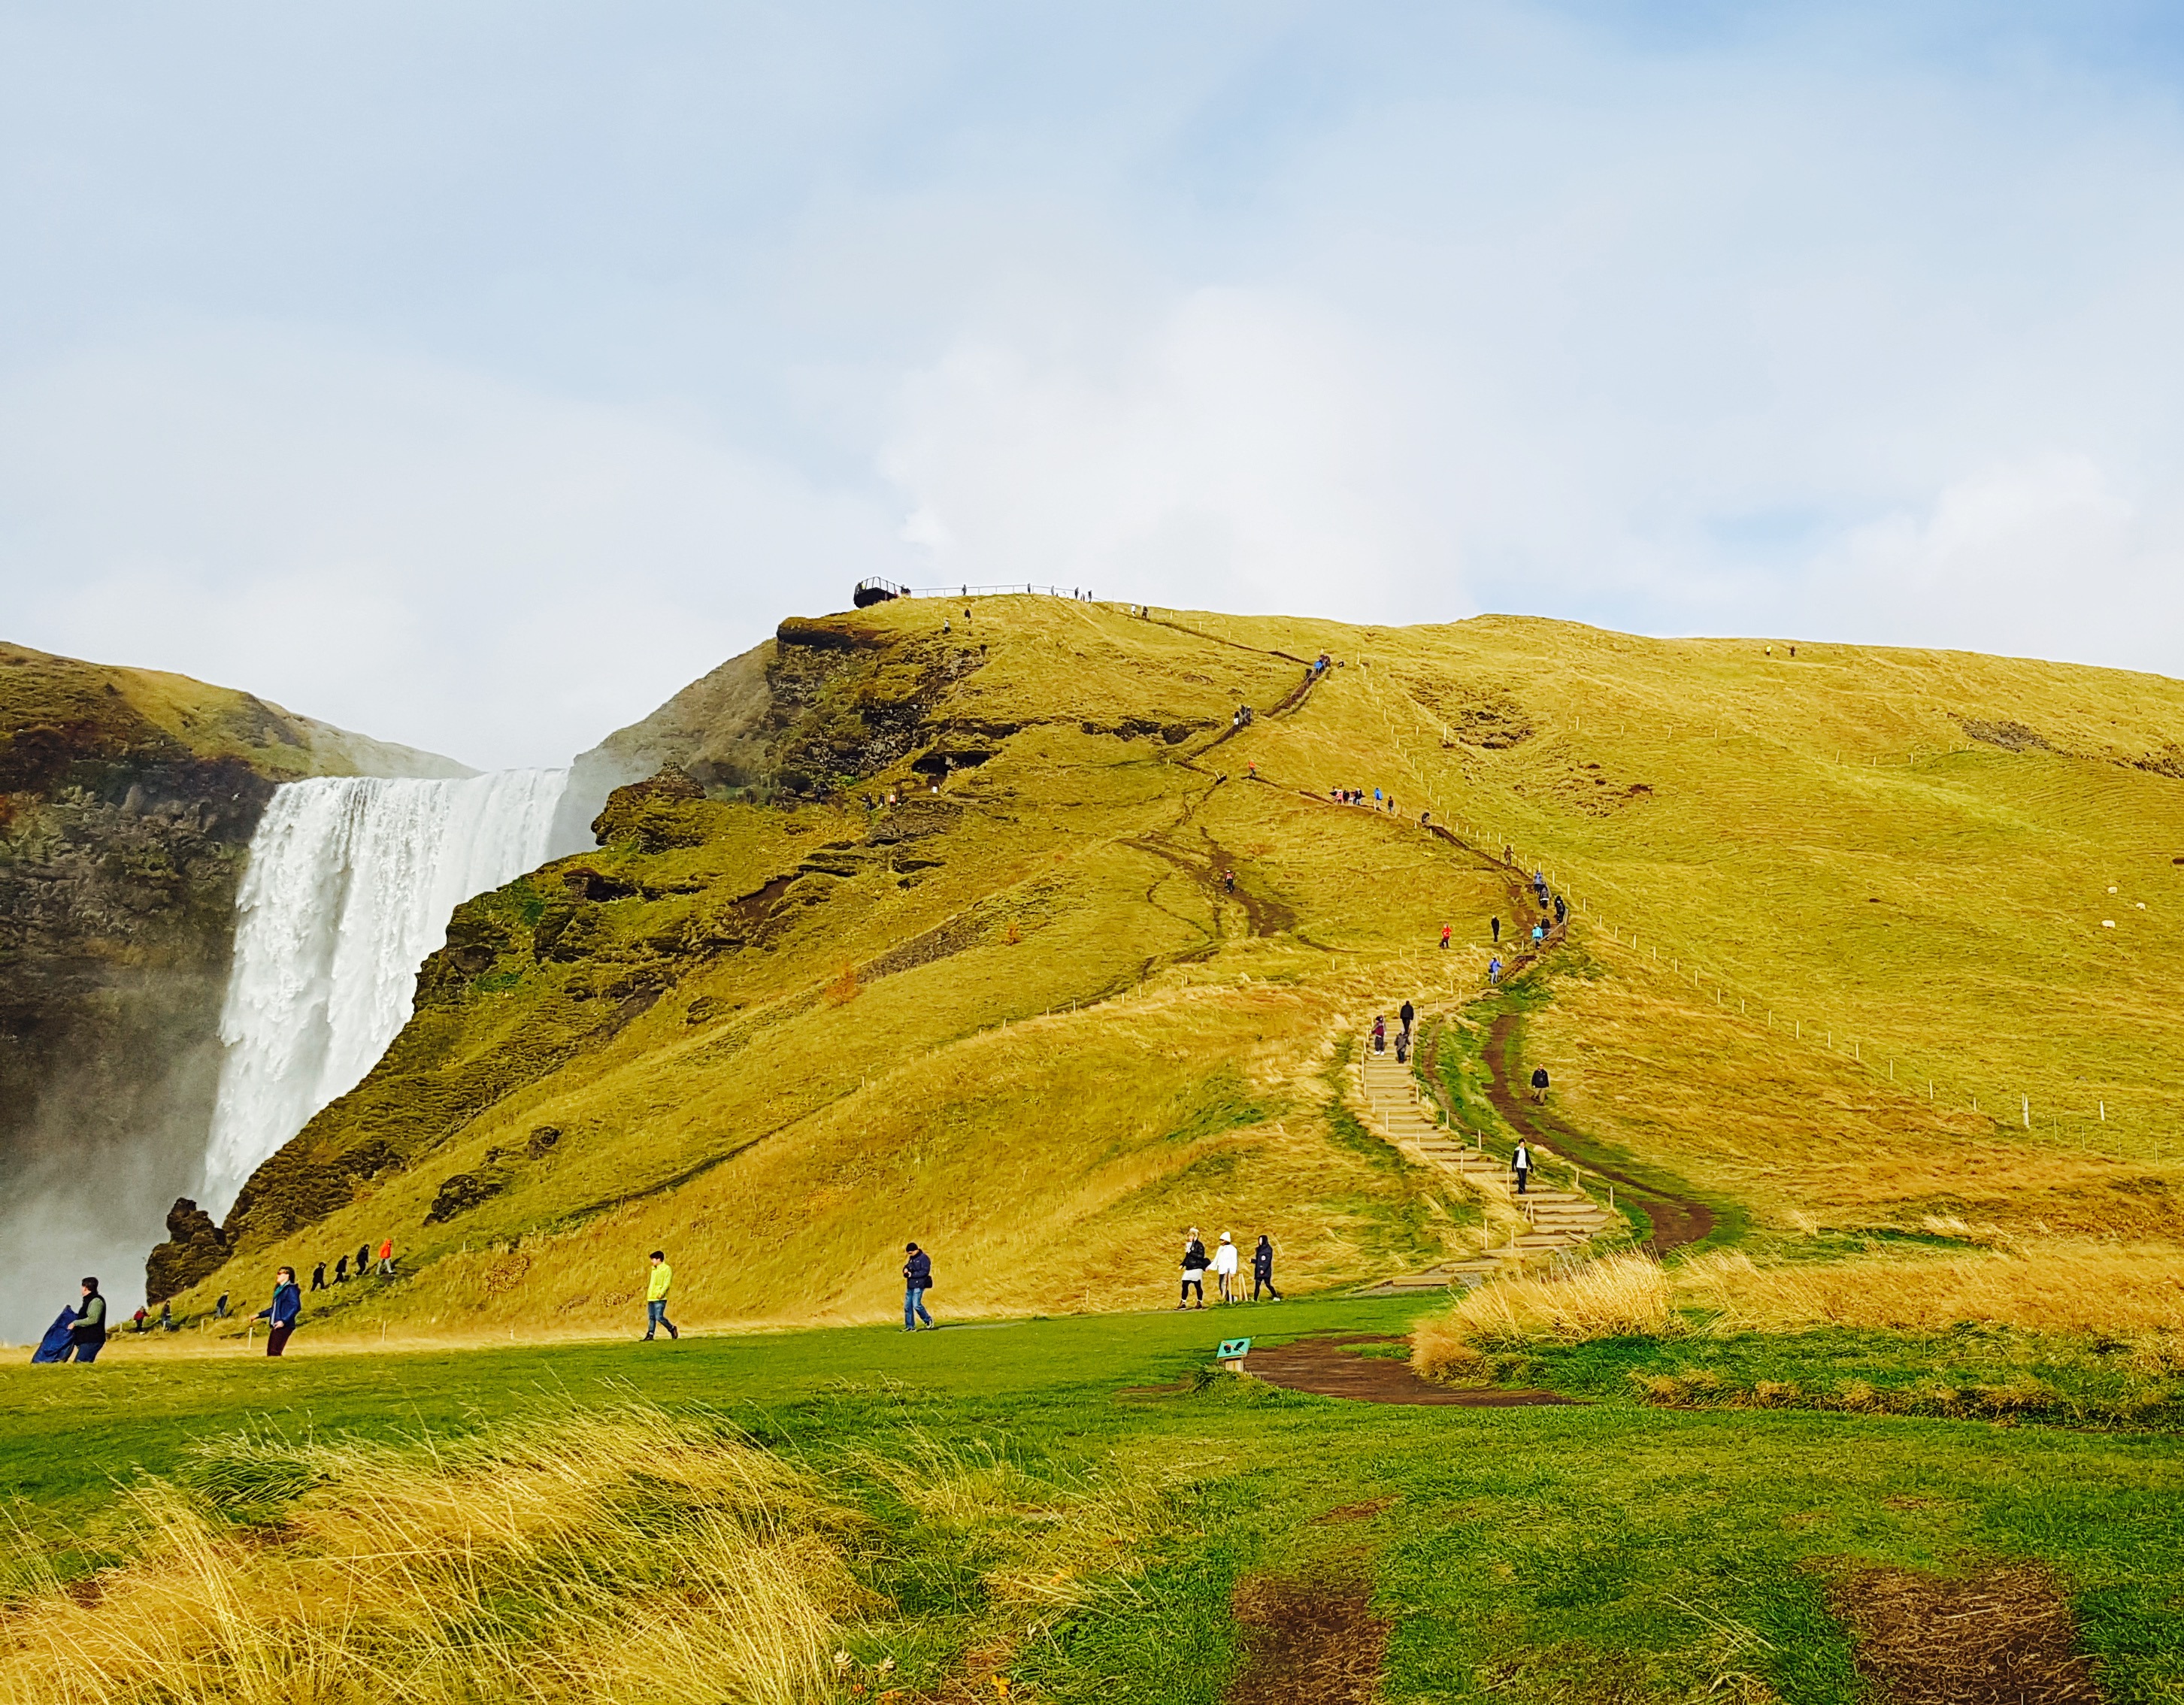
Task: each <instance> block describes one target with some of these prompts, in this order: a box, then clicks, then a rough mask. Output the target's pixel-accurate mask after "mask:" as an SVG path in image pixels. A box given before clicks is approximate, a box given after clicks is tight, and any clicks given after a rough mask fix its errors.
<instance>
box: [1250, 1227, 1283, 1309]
mask: <svg viewBox="0 0 2184 1705" xmlns="http://www.w3.org/2000/svg"><path fill="white" fill-rule="evenodd" d="M1261 1290H1264V1291H1265V1292H1266V1293H1267V1295H1269V1296H1271V1297H1273V1299H1274V1301H1277V1302H1279V1301H1281V1300H1282V1294H1281V1292H1280V1291H1279V1290H1275V1289H1274V1245H1273V1242H1272V1241H1271V1240H1269V1239H1268V1236H1267V1234H1266V1233H1264V1232H1263V1231H1262V1232H1261V1233H1260V1234H1259V1246H1258V1247H1257V1248H1256V1249H1255V1250H1253V1251H1251V1301H1254V1302H1256V1301H1258V1300H1259V1292H1260V1291H1261Z"/></svg>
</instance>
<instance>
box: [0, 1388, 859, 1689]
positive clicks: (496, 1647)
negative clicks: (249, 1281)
mask: <svg viewBox="0 0 2184 1705" xmlns="http://www.w3.org/2000/svg"><path fill="white" fill-rule="evenodd" d="M185 1478H186V1479H187V1481H188V1482H189V1483H190V1484H189V1485H188V1487H187V1489H186V1487H185V1486H181V1485H173V1484H169V1483H164V1482H153V1483H148V1484H147V1485H144V1486H142V1488H140V1489H138V1490H136V1492H135V1493H134V1494H133V1495H132V1496H133V1502H134V1505H135V1510H136V1518H137V1521H138V1524H139V1529H140V1533H139V1540H140V1546H141V1550H140V1553H139V1555H138V1556H137V1557H136V1560H134V1561H132V1562H131V1563H128V1564H126V1565H125V1566H123V1567H120V1568H114V1569H111V1570H109V1571H107V1572H106V1573H104V1574H100V1575H98V1576H97V1577H94V1578H93V1579H92V1581H90V1582H89V1583H87V1584H81V1583H80V1584H78V1585H75V1586H73V1587H71V1588H70V1590H68V1591H62V1590H60V1589H59V1588H58V1586H54V1585H48V1586H47V1588H46V1589H45V1590H44V1591H39V1592H36V1593H34V1594H33V1595H32V1596H30V1597H29V1598H28V1599H27V1601H25V1602H19V1603H18V1604H17V1605H16V1606H15V1607H14V1608H12V1609H10V1610H9V1611H8V1613H6V1614H5V1615H4V1617H0V1700H4V1701H7V1702H8V1705H122V1702H132V1705H133V1702H137V1701H145V1700H171V1701H175V1702H191V1705H198V1702H203V1705H212V1702H219V1705H351V1702H361V1701H365V1700H383V1699H400V1700H404V1701H419V1702H426V1705H439V1702H447V1705H455V1702H459V1701H460V1702H462V1705H485V1702H493V1701H501V1700H510V1701H513V1700H518V1699H522V1700H568V1701H572V1702H573V1701H578V1700H582V1701H594V1700H596V1701H611V1702H616V1705H655V1702H656V1705H671V1702H685V1701H687V1702H691V1705H696V1702H699V1701H705V1702H712V1701H718V1700H722V1699H733V1700H736V1701H748V1702H750V1705H788V1702H791V1701H794V1700H798V1699H802V1698H806V1697H811V1694H812V1693H813V1692H814V1691H816V1687H817V1685H818V1683H819V1681H820V1679H821V1677H822V1674H824V1671H825V1665H826V1662H827V1653H828V1652H829V1651H830V1650H831V1643H832V1641H833V1637H834V1635H835V1632H836V1630H837V1627H838V1620H839V1619H840V1618H841V1617H842V1616H843V1615H844V1614H845V1613H849V1612H850V1611H852V1610H854V1608H855V1607H856V1605H857V1604H858V1603H859V1602H860V1598H861V1589H859V1588H858V1586H857V1585H855V1581H854V1580H853V1578H852V1575H851V1574H850V1569H849V1568H848V1566H847V1563H846V1562H845V1560H844V1552H843V1550H842V1547H841V1546H840V1545H839V1543H838V1540H839V1537H840V1534H839V1529H840V1528H841V1527H842V1525H843V1523H844V1518H843V1517H842V1516H841V1515H840V1513H838V1512H837V1511H835V1510H834V1509H833V1508H831V1507H829V1506H828V1505H827V1503H826V1502H824V1501H823V1500H822V1497H821V1496H819V1494H818V1492H817V1490H816V1487H815V1486H814V1485H812V1484H811V1482H810V1481H809V1480H808V1479H807V1478H806V1477H805V1476H804V1475H803V1474H800V1473H799V1472H798V1471H795V1470H793V1469H791V1468H788V1467H787V1466H785V1465H784V1464H783V1463H781V1462H780V1461H779V1460H778V1459H777V1458H775V1457H770V1456H768V1455H766V1453H764V1452H762V1451H756V1450H754V1449H752V1448H751V1447H749V1446H747V1445H744V1443H742V1442H741V1441H740V1440H738V1439H737V1438H735V1437H733V1435H729V1434H727V1433H726V1432H723V1431H720V1430H716V1429H712V1428H709V1427H707V1426H705V1425H703V1424H696V1423H692V1422H688V1421H677V1420H673V1419H671V1418H669V1417H667V1416H666V1414H664V1413H663V1412H660V1411H657V1410H655V1409H650V1408H646V1407H626V1408H622V1409H620V1410H615V1411H607V1412H589V1413H586V1412H577V1411H574V1410H572V1411H571V1412H567V1413H565V1414H554V1415H552V1416H543V1417H540V1418H536V1419H534V1420H532V1421H531V1422H529V1423H527V1424H520V1425H511V1426H504V1427H502V1428H499V1429H495V1430H493V1432H492V1433H490V1434H488V1435H484V1436H482V1437H480V1438H477V1439H474V1440H468V1441H465V1442H461V1443H457V1444H454V1445H441V1446H429V1445H428V1446H413V1447H410V1448H408V1449H395V1448H389V1447H386V1446H373V1445H367V1444H359V1443H345V1444H338V1445H316V1444H309V1443H306V1444H303V1445H292V1444H287V1443H282V1442H280V1441H277V1440H265V1439H242V1440H223V1441H217V1442H216V1443H215V1445H214V1446H213V1447H212V1448H211V1449H209V1450H207V1451H201V1452H200V1455H199V1457H198V1462H197V1463H196V1465H195V1469H194V1471H193V1472H192V1474H189V1475H187V1477H185ZM305 1488H308V1490H304V1489H305ZM298 1490H302V1492H303V1496H301V1498H300V1500H298V1502H295V1503H293V1504H292V1505H287V1506H285V1507H281V1508H280V1514H281V1518H282V1519H281V1521H280V1523H279V1524H278V1525H277V1526H272V1527H265V1526H258V1527H250V1526H237V1525H235V1524H232V1523H231V1521H229V1520H227V1519H225V1517H228V1516H233V1515H236V1514H238V1513H242V1514H248V1513H249V1512H250V1510H251V1509H252V1507H253V1506H255V1505H257V1504H259V1502H261V1500H265V1501H267V1503H268V1507H274V1506H279V1505H281V1504H282V1501H283V1500H284V1499H285V1498H286V1497H287V1496H292V1495H293V1494H295V1493H296V1492H297V1491H298Z"/></svg>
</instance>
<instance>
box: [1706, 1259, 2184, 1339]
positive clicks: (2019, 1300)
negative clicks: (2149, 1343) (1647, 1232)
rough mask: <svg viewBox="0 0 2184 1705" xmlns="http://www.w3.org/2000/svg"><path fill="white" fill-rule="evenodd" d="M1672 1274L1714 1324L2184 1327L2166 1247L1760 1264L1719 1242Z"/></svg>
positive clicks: (1773, 1328)
mask: <svg viewBox="0 0 2184 1705" xmlns="http://www.w3.org/2000/svg"><path fill="white" fill-rule="evenodd" d="M1674 1282H1675V1299H1676V1301H1677V1302H1678V1303H1679V1304H1680V1305H1688V1306H1692V1307H1699V1308H1704V1309H1708V1310H1712V1311H1714V1318H1713V1326H1712V1329H1713V1330H1714V1331H1717V1332H1790V1331H1797V1330H1799V1329H1802V1328H1805V1327H1811V1326H1863V1327H1880V1328H1896V1329H1914V1330H1931V1329H1937V1328H1942V1327H1947V1326H1952V1325H1954V1324H1956V1323H1958V1322H1959V1321H1986V1322H1991V1323H1995V1324H1997V1325H2006V1326H2015V1327H2020V1328H2023V1329H2025V1330H2028V1331H2049V1332H2083V1333H2110V1334H2118V1335H2135V1334H2146V1333H2176V1332H2184V1260H2180V1259H2179V1256H2178V1254H2177V1251H2176V1250H2175V1249H2174V1248H2171V1247H2169V1246H2166V1245H2151V1246H2143V1245H2142V1246H2132V1245H2092V1244H2083V1243H2070V1242H2064V1241H2063V1240H2053V1239H2042V1240H2030V1241H2026V1242H2024V1243H2018V1244H2012V1245H2009V1246H2007V1247H2004V1248H2001V1249H1996V1250H1992V1251H1983V1252H1980V1253H1968V1254H1965V1255H1962V1256H1940V1257H1936V1256H1902V1255H1873V1256H1864V1257H1862V1258H1853V1259H1852V1260H1848V1261H1841V1262H1784V1263H1781V1264H1779V1265H1770V1266H1758V1265H1755V1264H1754V1263H1753V1262H1752V1260H1751V1259H1750V1258H1749V1257H1748V1256H1745V1255H1744V1254H1742V1253H1741V1251H1736V1250H1721V1251H1713V1252H1710V1253H1708V1254H1707V1255H1703V1256H1698V1257H1697V1258H1696V1259H1694V1260H1692V1261H1691V1262H1685V1264H1684V1265H1682V1266H1681V1267H1680V1268H1677V1269H1676V1271H1675V1274H1674Z"/></svg>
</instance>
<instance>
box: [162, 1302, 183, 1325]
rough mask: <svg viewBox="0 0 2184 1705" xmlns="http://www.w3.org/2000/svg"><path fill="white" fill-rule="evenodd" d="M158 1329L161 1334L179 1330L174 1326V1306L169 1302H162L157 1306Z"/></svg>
mask: <svg viewBox="0 0 2184 1705" xmlns="http://www.w3.org/2000/svg"><path fill="white" fill-rule="evenodd" d="M159 1329H160V1330H161V1331H162V1332H179V1331H180V1330H181V1328H180V1327H178V1326H176V1325H175V1305H174V1304H173V1303H171V1302H163V1303H161V1304H160V1305H159Z"/></svg>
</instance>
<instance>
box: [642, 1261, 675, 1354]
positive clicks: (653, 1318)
mask: <svg viewBox="0 0 2184 1705" xmlns="http://www.w3.org/2000/svg"><path fill="white" fill-rule="evenodd" d="M674 1282H675V1269H674V1268H671V1267H670V1266H669V1265H668V1264H667V1256H666V1252H665V1251H661V1250H657V1249H655V1250H654V1251H652V1279H651V1282H650V1283H649V1284H647V1285H646V1286H645V1290H644V1341H645V1342H646V1343H648V1344H649V1343H651V1342H652V1334H654V1333H655V1332H657V1331H658V1330H659V1329H660V1328H661V1327H663V1326H665V1327H666V1329H667V1335H668V1336H669V1337H670V1338H680V1337H681V1336H682V1334H681V1333H679V1332H677V1330H676V1329H675V1323H674V1322H673V1321H671V1320H670V1319H669V1318H667V1287H668V1286H669V1285H671V1284H673V1283H674Z"/></svg>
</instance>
